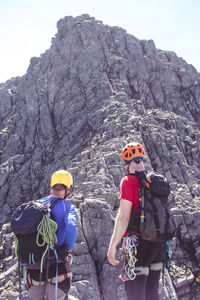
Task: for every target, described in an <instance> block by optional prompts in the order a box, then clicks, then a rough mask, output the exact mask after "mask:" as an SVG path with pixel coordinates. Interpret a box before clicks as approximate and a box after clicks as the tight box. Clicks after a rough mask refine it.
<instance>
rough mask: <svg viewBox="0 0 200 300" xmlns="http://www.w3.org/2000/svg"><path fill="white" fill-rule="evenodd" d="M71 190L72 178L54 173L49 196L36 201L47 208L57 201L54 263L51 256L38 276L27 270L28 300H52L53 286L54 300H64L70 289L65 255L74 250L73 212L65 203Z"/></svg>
mask: <svg viewBox="0 0 200 300" xmlns="http://www.w3.org/2000/svg"><path fill="white" fill-rule="evenodd" d="M72 188H73V178H72V175H71V174H70V173H69V172H67V171H65V170H58V171H56V172H55V173H54V174H53V175H52V177H51V181H50V191H51V192H50V195H49V196H48V197H45V198H42V199H41V200H40V201H41V202H42V203H43V204H47V203H51V202H52V201H55V199H56V198H59V200H58V201H56V202H55V204H54V205H53V207H52V215H53V219H54V221H55V222H56V223H57V225H58V229H57V232H56V235H57V242H56V244H55V249H56V251H57V256H58V261H57V262H55V257H54V256H53V257H52V259H51V257H50V259H49V262H48V265H49V266H48V270H46V269H44V271H43V273H42V276H41V275H40V270H38V269H31V268H27V282H26V287H27V289H28V295H29V297H30V299H32V300H33V299H34V300H35V299H37V300H40V299H46V298H45V296H46V297H47V299H55V286H56V282H57V299H63V300H64V299H65V300H67V299H68V292H69V289H70V276H69V274H70V269H69V268H70V266H69V261H68V259H69V252H70V250H72V249H73V248H74V245H75V242H76V237H77V227H76V216H77V211H76V208H75V206H74V205H72V204H71V203H70V202H69V201H67V200H66V199H65V198H66V197H67V196H68V195H69V194H70V193H71V191H72ZM44 268H45V267H44ZM46 274H48V278H46ZM40 277H41V278H40Z"/></svg>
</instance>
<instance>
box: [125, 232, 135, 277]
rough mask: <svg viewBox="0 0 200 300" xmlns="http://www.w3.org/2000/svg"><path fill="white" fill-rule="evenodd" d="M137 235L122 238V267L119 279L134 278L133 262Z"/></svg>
mask: <svg viewBox="0 0 200 300" xmlns="http://www.w3.org/2000/svg"><path fill="white" fill-rule="evenodd" d="M137 246H138V237H137V236H135V235H134V234H130V235H127V236H126V237H124V238H123V244H122V251H123V252H122V261H123V264H122V268H121V280H122V281H126V280H134V279H135V277H136V273H135V264H136V261H137V259H136V255H137Z"/></svg>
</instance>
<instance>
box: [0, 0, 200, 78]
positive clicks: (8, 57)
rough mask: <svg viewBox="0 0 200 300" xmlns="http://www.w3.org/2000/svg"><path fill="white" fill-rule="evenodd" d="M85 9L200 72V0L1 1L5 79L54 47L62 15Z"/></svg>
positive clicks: (0, 64)
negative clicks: (174, 55)
mask: <svg viewBox="0 0 200 300" xmlns="http://www.w3.org/2000/svg"><path fill="white" fill-rule="evenodd" d="M84 13H87V14H89V15H90V16H92V17H95V19H97V20H101V21H102V22H103V23H104V24H107V25H110V26H119V27H122V28H124V29H126V30H127V32H128V33H130V34H133V35H134V36H135V37H137V38H139V39H146V40H148V39H152V40H154V42H155V45H156V47H157V48H159V49H162V50H169V51H174V52H175V53H176V54H177V55H178V56H180V57H182V58H184V59H185V60H186V61H187V63H190V64H192V65H193V66H194V67H195V68H196V69H197V71H198V72H200V58H199V56H200V0H106V1H105V0H70V1H69V0H0V41H1V46H0V82H3V81H6V80H7V79H10V78H11V77H15V76H22V75H24V74H25V73H26V70H27V68H28V65H29V62H30V59H31V57H33V56H40V54H41V53H43V52H44V51H45V50H47V49H48V48H49V47H50V44H51V38H52V37H53V36H55V34H56V32H57V28H56V23H57V21H58V20H59V19H61V18H63V17H65V16H73V17H76V16H79V15H81V14H84Z"/></svg>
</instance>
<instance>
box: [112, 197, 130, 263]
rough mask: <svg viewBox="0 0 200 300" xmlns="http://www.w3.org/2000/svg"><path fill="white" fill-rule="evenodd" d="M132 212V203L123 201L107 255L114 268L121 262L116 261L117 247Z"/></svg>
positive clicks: (121, 201)
mask: <svg viewBox="0 0 200 300" xmlns="http://www.w3.org/2000/svg"><path fill="white" fill-rule="evenodd" d="M131 210H132V203H131V202H130V201H127V200H124V199H121V200H120V207H119V212H118V214H117V217H116V220H115V226H114V230H113V234H112V237H111V240H110V245H109V249H108V253H107V257H108V260H109V262H110V263H111V264H112V265H114V266H116V265H117V264H118V263H119V261H118V260H116V258H115V255H116V247H117V245H118V243H119V242H120V240H121V238H122V237H123V235H124V233H125V231H126V229H127V227H128V223H129V219H130V215H131Z"/></svg>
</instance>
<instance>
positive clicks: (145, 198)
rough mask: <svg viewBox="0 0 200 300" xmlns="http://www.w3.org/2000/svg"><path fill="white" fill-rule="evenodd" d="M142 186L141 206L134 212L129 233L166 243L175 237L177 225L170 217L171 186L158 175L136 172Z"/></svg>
mask: <svg viewBox="0 0 200 300" xmlns="http://www.w3.org/2000/svg"><path fill="white" fill-rule="evenodd" d="M132 175H133V176H138V178H139V184H140V191H139V193H140V197H139V198H140V205H139V206H138V207H137V208H136V209H135V210H134V211H133V213H132V215H131V217H130V221H129V226H128V229H127V230H128V231H131V232H135V233H137V234H138V235H139V236H141V237H142V239H144V240H149V241H151V242H166V241H168V240H170V239H172V238H173V237H174V235H175V230H176V229H175V224H174V222H173V220H172V218H171V216H170V209H169V203H168V196H169V194H170V186H169V183H168V182H167V180H166V178H165V177H164V176H162V175H160V174H158V173H150V174H148V175H146V172H144V171H142V172H136V173H135V174H132Z"/></svg>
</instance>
